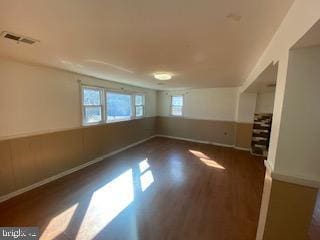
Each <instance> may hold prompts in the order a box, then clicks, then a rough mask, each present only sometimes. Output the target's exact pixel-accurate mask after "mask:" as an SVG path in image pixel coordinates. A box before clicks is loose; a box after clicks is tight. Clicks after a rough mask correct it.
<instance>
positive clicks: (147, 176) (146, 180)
mask: <svg viewBox="0 0 320 240" xmlns="http://www.w3.org/2000/svg"><path fill="white" fill-rule="evenodd" d="M140 182H141V190H142V191H143V192H144V191H145V190H146V189H147V188H148V187H150V185H151V184H152V183H153V182H154V178H153V175H152V172H151V171H150V170H148V171H147V172H145V173H144V174H142V175H141V177H140Z"/></svg>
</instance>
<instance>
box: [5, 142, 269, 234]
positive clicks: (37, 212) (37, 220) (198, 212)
mask: <svg viewBox="0 0 320 240" xmlns="http://www.w3.org/2000/svg"><path fill="white" fill-rule="evenodd" d="M264 171H265V170H264V166H263V160H262V159H261V158H258V157H255V156H251V155H250V154H249V153H248V152H245V151H239V150H235V149H232V148H224V147H216V146H212V145H206V144H197V143H191V142H185V141H180V140H172V139H166V138H154V139H151V140H149V141H147V142H145V143H143V144H140V145H138V146H136V147H133V148H131V149H128V150H126V151H124V152H121V153H120V154H117V155H114V156H112V157H110V158H108V159H106V160H105V161H102V162H100V163H97V164H94V165H91V166H90V167H87V168H85V169H83V170H81V171H78V172H76V173H73V174H71V175H68V176H66V177H64V178H61V179H59V180H57V181H55V182H52V183H49V184H47V185H45V186H42V187H40V188H37V189H35V190H32V191H30V192H27V193H25V194H23V195H20V196H18V197H16V198H14V199H11V200H9V201H7V202H4V203H2V204H0V226H39V227H40V231H41V234H42V236H41V239H85V240H87V239H119V240H138V239H139V240H157V239H159V240H160V239H161V240H165V239H172V240H180V239H181V240H189V239H190V240H205V239H208V240H213V239H215V240H254V239H255V234H256V228H257V223H258V217H259V209H260V201H261V196H262V188H263V180H264Z"/></svg>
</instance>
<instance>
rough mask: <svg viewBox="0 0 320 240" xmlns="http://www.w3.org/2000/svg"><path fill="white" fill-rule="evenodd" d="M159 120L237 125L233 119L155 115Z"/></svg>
mask: <svg viewBox="0 0 320 240" xmlns="http://www.w3.org/2000/svg"><path fill="white" fill-rule="evenodd" d="M157 117H159V118H171V119H186V120H200V121H212V122H229V123H237V122H236V121H235V120H234V119H214V118H197V117H191V116H172V115H157Z"/></svg>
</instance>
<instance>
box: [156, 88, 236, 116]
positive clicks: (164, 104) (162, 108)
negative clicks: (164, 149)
mask: <svg viewBox="0 0 320 240" xmlns="http://www.w3.org/2000/svg"><path fill="white" fill-rule="evenodd" d="M237 92H238V88H207V89H192V90H186V91H159V92H158V115H159V116H170V100H171V96H172V95H179V94H180V95H181V94H183V95H184V101H185V102H184V117H186V118H193V119H208V120H220V121H234V120H235V113H236V104H237Z"/></svg>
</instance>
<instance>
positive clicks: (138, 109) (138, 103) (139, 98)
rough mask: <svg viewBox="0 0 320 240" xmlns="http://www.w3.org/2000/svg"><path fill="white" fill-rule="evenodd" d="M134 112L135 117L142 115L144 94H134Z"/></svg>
mask: <svg viewBox="0 0 320 240" xmlns="http://www.w3.org/2000/svg"><path fill="white" fill-rule="evenodd" d="M134 107H135V114H136V117H137V118H140V117H143V116H144V96H143V95H135V99H134Z"/></svg>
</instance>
